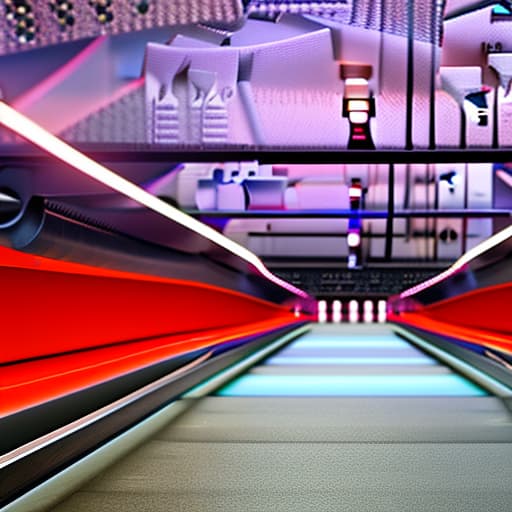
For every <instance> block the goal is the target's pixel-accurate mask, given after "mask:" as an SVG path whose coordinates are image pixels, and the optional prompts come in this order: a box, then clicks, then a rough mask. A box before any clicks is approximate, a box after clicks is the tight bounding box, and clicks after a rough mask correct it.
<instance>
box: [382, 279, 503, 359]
mask: <svg viewBox="0 0 512 512" xmlns="http://www.w3.org/2000/svg"><path fill="white" fill-rule="evenodd" d="M511 305H512V283H505V284H501V285H498V286H491V287H487V288H480V289H478V290H474V291H472V292H469V293H465V294H463V295H459V296H457V297H452V298H450V299H447V300H443V301H440V302H437V303H435V304H432V305H430V306H427V307H424V308H421V309H418V310H417V311H415V312H405V313H401V314H398V315H393V314H392V315H388V319H389V320H391V321H396V322H399V323H405V324H409V325H412V326H414V327H418V328H420V329H424V330H427V331H431V332H434V333H439V334H442V335H444V336H448V337H453V338H457V339H460V340H463V341H468V342H470V343H476V344H479V345H485V346H487V347H492V348H496V349H498V350H502V351H506V352H511V353H512V309H511Z"/></svg>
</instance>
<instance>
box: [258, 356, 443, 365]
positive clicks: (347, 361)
mask: <svg viewBox="0 0 512 512" xmlns="http://www.w3.org/2000/svg"><path fill="white" fill-rule="evenodd" d="M265 364H267V365H277V366H290V365H299V366H300V365H302V366H309V365H336V364H337V365H355V364H358V365H376V366H377V365H413V364H414V365H435V364H437V363H436V361H435V360H433V359H429V358H428V357H422V356H418V357H386V356H381V357H375V356H352V357H348V356H346V357H340V356H329V357H327V356H297V355H293V356H286V355H282V356H281V355H279V356H275V357H273V358H272V359H269V360H268V361H266V362H265Z"/></svg>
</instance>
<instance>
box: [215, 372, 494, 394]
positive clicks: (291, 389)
mask: <svg viewBox="0 0 512 512" xmlns="http://www.w3.org/2000/svg"><path fill="white" fill-rule="evenodd" d="M486 394H487V393H486V392H485V391H484V390H483V389H481V388H480V387H478V386H477V385H476V384H473V383H472V382H470V381H468V380H466V379H464V378H463V377H460V376H459V375H455V374H449V375H251V374H249V375H245V376H243V377H241V378H239V379H237V380H235V381H234V382H231V383H230V384H228V385H227V386H225V387H224V388H222V389H221V390H220V391H219V392H218V395H221V396H485V395H486Z"/></svg>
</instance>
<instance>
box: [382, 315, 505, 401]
mask: <svg viewBox="0 0 512 512" xmlns="http://www.w3.org/2000/svg"><path fill="white" fill-rule="evenodd" d="M392 328H393V330H394V331H395V332H398V333H399V334H401V335H402V336H404V337H405V338H407V339H408V340H409V341H410V342H411V343H412V344H413V345H417V346H418V347H421V348H422V349H423V350H425V351H426V352H428V353H429V354H432V355H433V356H434V357H435V358H436V359H439V360H440V361H441V362H443V363H445V364H447V365H448V366H450V367H452V368H454V369H455V370H457V371H458V372H459V373H461V374H462V375H464V376H465V377H467V378H468V379H469V380H472V381H473V382H475V383H476V384H478V385H479V386H481V387H482V388H484V389H485V390H486V391H489V392H490V393H492V394H493V395H495V396H498V397H500V398H507V397H512V389H510V388H509V387H508V386H506V385H505V384H502V383H501V382H499V381H497V380H496V379H494V378H492V377H491V376H489V375H487V374H486V373H484V372H482V371H481V370H479V369H478V368H475V367H474V366H471V365H470V364H468V363H466V362H464V361H461V360H460V359H458V358H456V357H455V356H452V355H451V354H449V353H448V352H445V351H444V350H442V349H440V348H438V347H435V346H433V345H431V344H430V343H428V342H426V341H425V340H423V339H421V338H420V337H419V336H416V335H415V334H413V333H411V332H409V331H408V330H407V329H404V328H403V327H401V326H399V325H393V326H392Z"/></svg>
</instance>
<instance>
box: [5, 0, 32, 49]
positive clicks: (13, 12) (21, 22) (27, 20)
mask: <svg viewBox="0 0 512 512" xmlns="http://www.w3.org/2000/svg"><path fill="white" fill-rule="evenodd" d="M4 6H5V15H6V18H7V21H8V23H9V25H10V27H11V28H12V31H13V35H14V37H15V38H16V40H17V41H18V42H19V43H30V42H31V41H33V40H34V39H35V37H36V32H37V27H36V23H35V18H34V9H33V6H32V2H30V1H28V0H4Z"/></svg>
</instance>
